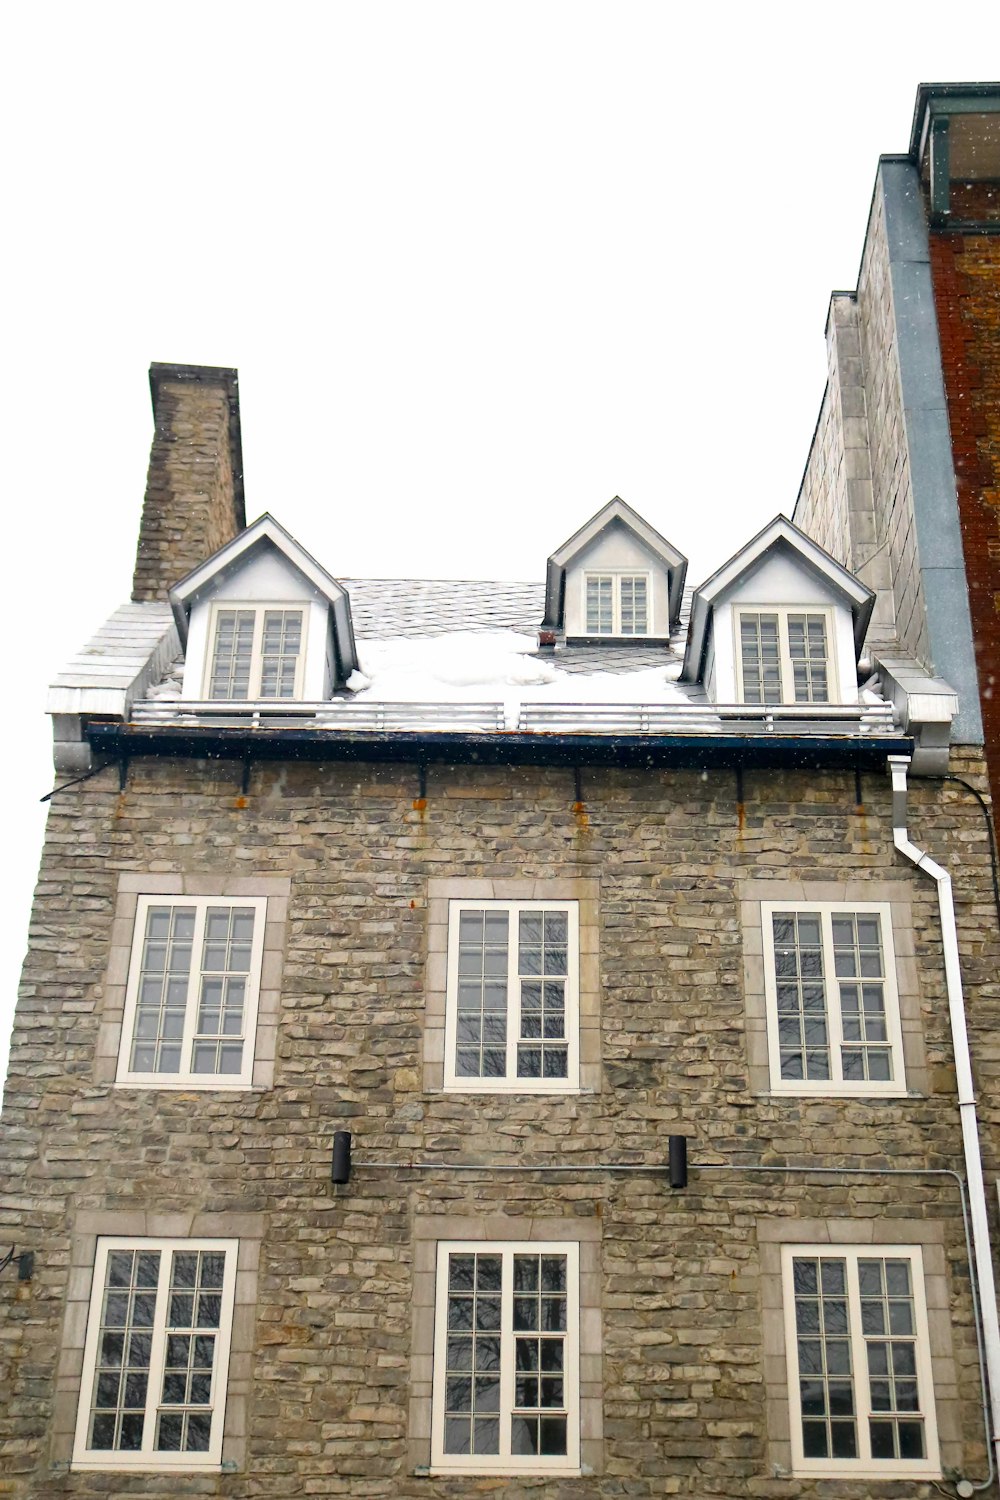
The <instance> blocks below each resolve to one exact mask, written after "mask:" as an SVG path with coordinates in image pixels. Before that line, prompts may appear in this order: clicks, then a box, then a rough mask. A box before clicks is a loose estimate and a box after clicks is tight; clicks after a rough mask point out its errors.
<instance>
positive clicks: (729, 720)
mask: <svg viewBox="0 0 1000 1500" xmlns="http://www.w3.org/2000/svg"><path fill="white" fill-rule="evenodd" d="M518 728H519V729H520V730H522V731H523V732H524V733H527V734H531V733H535V734H538V733H548V734H559V733H562V734H588V733H589V734H760V733H764V734H822V735H831V734H834V735H837V734H864V735H870V734H892V733H893V731H894V730H895V728H896V724H895V720H894V717H893V709H892V704H891V703H872V704H868V703H865V704H839V703H838V704H832V703H788V704H783V703H782V704H778V703H765V704H747V703H585V704H581V703H525V704H523V705H522V707H521V713H520V717H519V720H518Z"/></svg>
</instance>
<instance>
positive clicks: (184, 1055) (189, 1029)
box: [179, 903, 256, 1078]
mask: <svg viewBox="0 0 1000 1500" xmlns="http://www.w3.org/2000/svg"><path fill="white" fill-rule="evenodd" d="M207 911H208V908H207V906H206V905H205V904H204V903H199V905H198V906H196V907H195V917H194V934H193V936H192V938H191V968H190V971H189V973H188V994H187V1005H186V1006H185V1009H184V1034H183V1036H182V1038H181V1070H180V1074H179V1076H180V1077H184V1078H187V1077H189V1076H190V1075H191V1074H192V1073H193V1071H194V1038H195V1032H196V1031H197V1028H198V1011H199V1008H200V1006H201V977H202V963H203V961H204V952H205V920H206V916H207ZM254 925H255V926H256V923H255V924H254Z"/></svg>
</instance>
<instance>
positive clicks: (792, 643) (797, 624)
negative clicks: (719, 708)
mask: <svg viewBox="0 0 1000 1500" xmlns="http://www.w3.org/2000/svg"><path fill="white" fill-rule="evenodd" d="M738 619H739V653H738V654H739V664H740V684H741V690H742V696H741V701H742V702H743V703H829V702H830V698H831V693H830V662H829V648H828V642H827V632H828V624H829V622H828V619H827V616H826V614H812V613H802V612H795V611H791V610H784V609H781V610H760V611H756V610H755V611H748V610H740V611H739V615H738Z"/></svg>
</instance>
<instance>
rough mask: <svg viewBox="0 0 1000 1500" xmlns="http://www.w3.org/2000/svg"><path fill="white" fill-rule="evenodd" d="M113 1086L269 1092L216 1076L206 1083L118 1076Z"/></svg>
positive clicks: (197, 1091) (189, 1091) (190, 1091)
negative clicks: (228, 1081) (216, 1077)
mask: <svg viewBox="0 0 1000 1500" xmlns="http://www.w3.org/2000/svg"><path fill="white" fill-rule="evenodd" d="M112 1087H113V1088H116V1089H147V1090H148V1089H156V1090H157V1091H158V1092H161V1093H162V1092H169V1093H172V1094H252V1093H253V1092H254V1091H255V1089H256V1091H257V1092H258V1093H266V1092H267V1090H266V1089H264V1088H263V1087H262V1086H261V1085H259V1084H257V1085H254V1084H253V1083H222V1082H221V1081H219V1080H217V1079H215V1078H212V1079H206V1080H205V1082H204V1083H194V1082H189V1083H168V1082H166V1081H165V1080H164V1079H160V1078H116V1079H115V1081H114V1084H113V1085H112Z"/></svg>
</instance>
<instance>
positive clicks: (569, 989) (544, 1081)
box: [444, 898, 580, 1094]
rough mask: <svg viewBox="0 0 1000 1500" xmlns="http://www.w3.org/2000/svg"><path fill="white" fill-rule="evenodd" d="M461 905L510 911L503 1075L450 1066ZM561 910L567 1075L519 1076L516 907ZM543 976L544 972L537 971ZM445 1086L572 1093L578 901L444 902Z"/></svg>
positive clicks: (575, 1088)
mask: <svg viewBox="0 0 1000 1500" xmlns="http://www.w3.org/2000/svg"><path fill="white" fill-rule="evenodd" d="M463 911H505V912H507V913H508V915H509V919H510V920H509V925H508V947H507V953H508V966H507V1073H506V1075H505V1076H504V1077H503V1078H465V1077H460V1076H459V1075H458V1073H457V1072H456V1070H455V1049H456V1045H457V1033H458V945H459V925H460V923H459V918H460V916H461V913H462V912H463ZM528 911H565V912H566V913H567V952H566V971H567V972H566V1011H565V1015H566V1049H567V1056H566V1077H565V1078H519V1077H518V1076H517V1044H518V1040H519V1038H520V1029H521V999H520V985H519V976H518V972H517V941H518V927H519V922H518V918H519V917H520V914H521V912H528ZM540 977H544V976H540ZM444 1036H445V1040H444V1046H445V1054H444V1088H445V1090H447V1091H448V1092H454V1093H465V1094H486V1093H489V1094H576V1093H579V1091H580V904H579V902H578V901H559V900H555V899H553V900H550V901H496V900H488V899H485V898H484V899H481V900H474V899H465V898H463V899H461V900H452V901H449V902H448V967H447V994H446V1009H445V1033H444Z"/></svg>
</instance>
